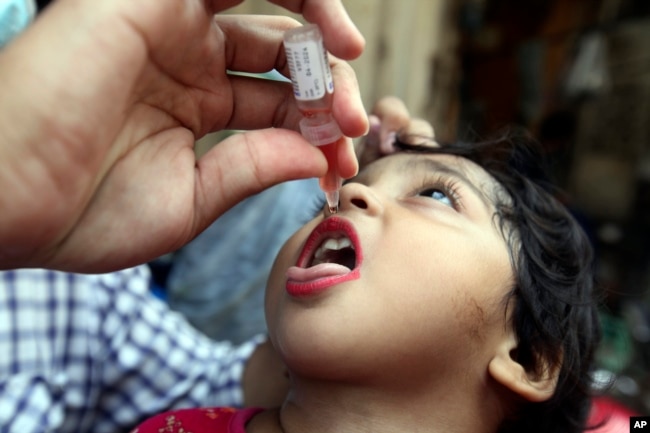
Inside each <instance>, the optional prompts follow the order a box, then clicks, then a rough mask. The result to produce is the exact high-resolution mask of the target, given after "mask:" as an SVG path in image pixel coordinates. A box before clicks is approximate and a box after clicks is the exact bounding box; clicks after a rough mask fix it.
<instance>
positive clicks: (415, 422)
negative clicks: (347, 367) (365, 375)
mask: <svg viewBox="0 0 650 433" xmlns="http://www.w3.org/2000/svg"><path fill="white" fill-rule="evenodd" d="M443 381H445V382H446V380H443ZM292 382H293V383H292V389H291V391H290V393H289V396H288V397H287V399H286V400H285V403H284V404H283V406H282V408H280V409H279V410H276V411H269V412H265V413H263V414H260V415H258V416H257V417H255V418H254V419H253V420H252V421H251V422H250V423H249V426H247V429H246V431H247V433H262V432H263V433H301V432H306V431H308V432H310V433H348V432H354V433H361V432H368V433H370V432H372V433H383V432H391V433H393V432H405V431H410V432H423V433H424V432H427V433H429V432H430V433H437V432H445V433H465V432H467V433H469V432H471V433H482V432H485V433H487V432H494V431H496V426H497V424H498V415H497V414H498V412H499V411H498V410H497V408H496V407H495V406H496V405H493V406H492V405H491V404H490V402H491V401H494V400H491V398H488V396H487V395H483V396H479V394H480V392H477V391H474V392H470V390H468V389H467V388H464V389H463V387H462V385H460V384H458V383H457V384H456V386H451V385H450V384H449V383H446V384H445V385H444V386H442V385H443V384H442V383H441V384H440V385H441V386H440V387H437V388H436V389H439V390H440V392H435V391H434V392H431V390H430V389H428V388H427V389H416V388H418V387H417V386H416V387H413V386H411V384H409V385H405V386H403V387H401V389H400V387H393V388H392V389H377V388H374V387H367V386H359V385H358V384H354V385H351V384H341V383H330V382H315V381H308V380H303V379H297V378H294V379H293V381H292ZM421 388H422V387H421ZM485 394H487V391H486V393H485ZM491 406H492V407H491Z"/></svg>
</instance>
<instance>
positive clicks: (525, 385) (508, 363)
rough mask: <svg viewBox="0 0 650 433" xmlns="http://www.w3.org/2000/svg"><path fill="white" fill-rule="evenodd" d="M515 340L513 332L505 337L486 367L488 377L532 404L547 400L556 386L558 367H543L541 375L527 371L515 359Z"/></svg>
mask: <svg viewBox="0 0 650 433" xmlns="http://www.w3.org/2000/svg"><path fill="white" fill-rule="evenodd" d="M516 352H517V338H516V336H515V335H514V331H512V332H509V335H505V336H504V339H503V341H502V342H501V344H500V346H499V347H497V352H496V354H495V356H494V358H492V360H491V361H490V363H489V365H488V371H489V374H490V376H492V378H493V379H494V380H496V381H497V382H499V383H500V384H502V385H503V386H505V387H506V388H508V389H510V391H512V392H514V393H515V394H517V395H519V396H521V397H522V398H524V399H526V400H528V401H532V402H542V401H545V400H548V399H549V398H551V396H552V395H553V392H554V391H555V387H556V385H557V380H558V375H559V367H551V366H549V365H543V366H542V367H543V368H542V373H541V374H537V373H536V372H533V371H527V370H526V368H525V367H524V366H523V365H522V364H520V363H519V362H518V361H517V359H516Z"/></svg>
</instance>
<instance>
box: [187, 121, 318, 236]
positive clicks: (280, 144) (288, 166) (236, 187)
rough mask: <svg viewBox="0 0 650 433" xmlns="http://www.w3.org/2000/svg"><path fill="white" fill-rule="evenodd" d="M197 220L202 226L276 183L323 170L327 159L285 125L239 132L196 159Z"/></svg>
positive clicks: (301, 177)
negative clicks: (284, 127)
mask: <svg viewBox="0 0 650 433" xmlns="http://www.w3.org/2000/svg"><path fill="white" fill-rule="evenodd" d="M197 171H198V173H197V176H198V180H197V186H196V190H195V193H196V200H195V206H196V214H195V215H196V217H197V219H198V221H196V223H197V226H198V228H200V229H203V228H205V227H207V226H208V225H209V224H210V223H212V222H213V221H214V220H215V219H216V218H217V217H219V216H220V215H221V214H223V213H224V212H226V211H227V210H228V209H230V208H231V207H233V206H235V205H236V204H237V203H239V202H240V201H242V200H243V199H245V198H246V197H248V196H251V195H253V194H256V193H258V192H261V191H262V190H264V189H266V188H269V187H271V186H273V185H276V184H278V183H281V182H284V181H288V180H295V179H304V178H308V177H319V176H323V175H324V174H325V172H326V171H327V160H326V159H325V157H324V156H323V154H322V153H321V152H320V151H319V150H318V149H316V147H314V146H312V145H311V144H309V143H308V142H307V141H306V140H305V139H304V138H303V137H302V136H301V135H300V134H298V133H297V132H295V131H290V130H287V129H280V128H278V129H275V128H273V129H264V130H258V131H248V132H242V133H237V134H235V135H232V136H231V137H228V138H227V139H225V140H223V141H221V142H220V143H219V144H217V145H216V146H214V147H213V148H212V149H210V151H208V152H207V153H206V154H205V155H204V156H203V157H201V159H200V160H199V161H198V162H197Z"/></svg>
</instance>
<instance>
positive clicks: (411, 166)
mask: <svg viewBox="0 0 650 433" xmlns="http://www.w3.org/2000/svg"><path fill="white" fill-rule="evenodd" d="M412 170H424V171H428V172H434V173H444V174H446V175H448V176H451V177H453V178H455V179H458V180H459V181H460V182H461V183H463V184H464V185H465V186H467V187H468V188H469V189H470V190H471V191H472V192H473V193H474V195H476V196H477V197H478V198H479V200H480V201H481V202H482V203H483V205H484V206H485V207H486V209H488V210H490V209H492V208H493V207H494V206H495V202H496V200H495V198H493V197H492V199H491V197H490V196H489V195H488V194H487V193H486V192H485V191H482V190H481V189H479V188H478V186H476V184H475V183H474V182H472V181H471V180H470V179H469V178H468V177H467V175H466V174H465V173H463V172H462V171H460V170H458V169H457V168H455V167H453V166H450V165H449V164H446V163H444V162H441V161H437V160H435V159H430V158H413V159H409V160H408V161H406V162H405V163H404V164H403V165H402V167H401V168H400V171H402V172H409V171H412Z"/></svg>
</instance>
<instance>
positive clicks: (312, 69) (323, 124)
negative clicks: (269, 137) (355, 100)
mask: <svg viewBox="0 0 650 433" xmlns="http://www.w3.org/2000/svg"><path fill="white" fill-rule="evenodd" d="M284 48H285V51H286V55H287V63H288V65H289V73H290V75H291V82H292V84H293V95H294V97H295V99H296V103H297V105H298V109H299V110H300V113H301V114H302V119H301V121H300V132H301V134H302V135H303V136H304V137H305V138H306V139H307V141H309V142H310V143H311V144H313V145H315V146H318V148H319V149H320V150H321V151H322V152H323V154H324V155H325V157H326V158H327V164H328V170H327V174H326V175H325V176H324V177H322V178H321V179H320V180H319V183H320V187H321V189H322V190H323V191H324V192H325V196H326V197H327V202H328V205H329V208H330V211H331V212H336V211H338V201H339V198H338V194H339V189H341V185H342V179H341V177H340V176H339V174H338V159H337V155H338V153H339V151H338V147H339V146H344V145H345V137H344V136H343V134H342V133H341V130H340V129H339V126H338V124H337V123H336V121H335V120H334V118H333V117H332V95H333V93H334V81H333V80H332V71H331V69H330V66H329V61H328V58H327V51H326V50H325V45H324V44H323V36H322V34H321V32H320V29H319V28H318V26H317V25H315V24H307V25H305V26H302V27H296V28H294V29H291V30H288V31H287V32H286V33H285V35H284Z"/></svg>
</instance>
